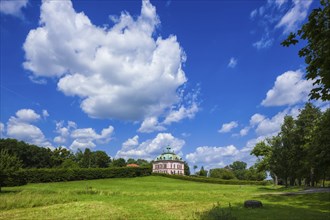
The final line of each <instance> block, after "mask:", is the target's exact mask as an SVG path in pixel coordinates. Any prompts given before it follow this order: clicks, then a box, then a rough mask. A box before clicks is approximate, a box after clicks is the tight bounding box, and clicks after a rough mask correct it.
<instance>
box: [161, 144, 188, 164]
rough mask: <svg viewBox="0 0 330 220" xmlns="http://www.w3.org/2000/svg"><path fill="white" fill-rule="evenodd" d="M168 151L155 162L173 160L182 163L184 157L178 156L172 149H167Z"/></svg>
mask: <svg viewBox="0 0 330 220" xmlns="http://www.w3.org/2000/svg"><path fill="white" fill-rule="evenodd" d="M166 149H167V151H166V152H163V153H162V154H161V155H159V156H157V157H156V159H155V161H163V160H173V161H181V162H183V161H182V157H180V156H178V155H176V154H175V153H174V151H171V148H170V147H167V148H166Z"/></svg>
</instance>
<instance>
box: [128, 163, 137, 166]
mask: <svg viewBox="0 0 330 220" xmlns="http://www.w3.org/2000/svg"><path fill="white" fill-rule="evenodd" d="M126 166H127V167H139V165H137V164H135V163H130V164H127V165H126Z"/></svg>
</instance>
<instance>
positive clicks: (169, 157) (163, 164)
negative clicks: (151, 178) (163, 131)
mask: <svg viewBox="0 0 330 220" xmlns="http://www.w3.org/2000/svg"><path fill="white" fill-rule="evenodd" d="M166 149H167V152H164V153H162V154H161V155H159V156H158V157H156V159H155V160H154V162H153V163H152V172H153V173H166V174H176V175H184V162H183V160H182V158H181V157H180V156H178V155H176V154H175V153H174V152H173V151H172V152H171V151H170V150H171V148H170V147H167V148H166Z"/></svg>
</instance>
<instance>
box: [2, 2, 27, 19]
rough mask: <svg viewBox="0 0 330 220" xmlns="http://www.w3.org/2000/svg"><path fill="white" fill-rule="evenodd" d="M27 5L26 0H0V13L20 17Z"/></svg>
mask: <svg viewBox="0 0 330 220" xmlns="http://www.w3.org/2000/svg"><path fill="white" fill-rule="evenodd" d="M27 4H28V0H1V1H0V12H1V13H3V14H7V15H13V16H17V17H21V16H22V8H25V7H26V6H27Z"/></svg>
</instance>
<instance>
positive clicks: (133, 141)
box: [122, 135, 139, 150]
mask: <svg viewBox="0 0 330 220" xmlns="http://www.w3.org/2000/svg"><path fill="white" fill-rule="evenodd" d="M138 145H139V136H138V135H135V136H134V137H132V138H129V139H127V141H125V142H124V143H123V145H122V149H123V150H128V149H131V148H133V147H136V146H138Z"/></svg>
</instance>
